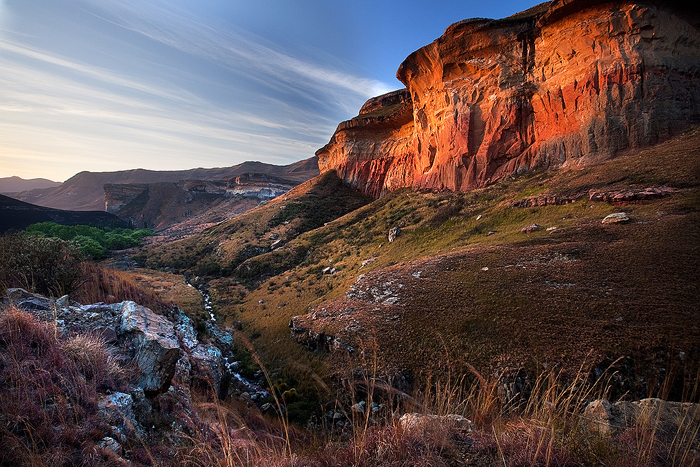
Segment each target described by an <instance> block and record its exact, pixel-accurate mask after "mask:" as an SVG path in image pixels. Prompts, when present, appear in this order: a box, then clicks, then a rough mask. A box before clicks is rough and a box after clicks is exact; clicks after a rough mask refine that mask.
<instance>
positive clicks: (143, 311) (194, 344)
mask: <svg viewBox="0 0 700 467" xmlns="http://www.w3.org/2000/svg"><path fill="white" fill-rule="evenodd" d="M5 302H8V303H11V304H12V305H13V306H15V307H17V308H18V309H20V310H24V311H27V312H29V313H31V314H33V315H34V316H35V317H37V318H39V319H41V320H48V321H51V322H54V323H56V325H57V327H58V329H59V330H60V331H62V332H64V333H79V334H86V333H92V334H97V335H99V336H101V338H102V340H103V341H104V342H106V343H107V344H111V345H113V346H115V347H116V348H117V349H118V351H119V353H120V354H121V355H122V357H123V358H124V359H125V361H129V362H133V363H134V364H135V366H136V368H137V369H138V378H137V382H136V386H135V387H136V388H138V389H139V390H141V391H142V392H145V393H146V394H147V395H151V396H153V395H157V394H162V393H164V392H167V391H170V390H171V387H172V384H173V381H174V378H175V381H176V382H177V383H178V384H179V385H185V386H188V387H189V385H190V384H191V383H192V381H193V380H201V381H206V382H207V383H209V384H212V385H214V389H215V390H216V391H217V392H218V390H219V387H218V386H217V384H219V383H220V382H221V374H222V368H223V365H224V360H223V359H224V358H225V357H230V356H231V355H232V354H231V352H232V349H233V339H232V338H231V336H230V335H229V334H227V333H226V332H224V331H222V330H220V329H218V328H216V327H215V326H214V325H212V326H211V327H212V329H211V330H210V334H211V336H212V337H214V342H213V343H209V344H204V343H200V341H199V340H198V338H197V332H196V331H195V329H194V327H193V326H194V324H193V322H192V320H191V319H190V318H188V317H187V316H186V315H185V314H184V313H183V312H182V311H181V310H179V309H175V310H174V311H173V312H172V313H171V316H163V315H159V314H156V313H155V312H153V311H152V310H151V309H149V308H146V307H144V306H141V305H138V304H137V303H135V302H132V301H125V302H119V303H114V304H111V305H107V304H104V303H96V304H90V305H82V304H80V303H77V302H74V301H71V300H70V299H69V298H68V297H67V296H65V297H62V298H60V299H51V298H47V297H44V296H41V295H38V294H32V293H28V292H27V291H26V290H24V289H9V290H8V291H7V296H6V297H5ZM212 355H213V356H215V357H216V358H212V357H211V356H212ZM192 362H196V363H197V364H196V365H193V364H192ZM183 365H184V366H187V367H188V368H194V369H196V370H199V371H188V378H187V380H186V381H183V380H182V378H181V377H180V378H179V379H178V373H177V369H178V368H180V367H182V366H183ZM212 375H218V377H216V378H212V377H211V376H212Z"/></svg>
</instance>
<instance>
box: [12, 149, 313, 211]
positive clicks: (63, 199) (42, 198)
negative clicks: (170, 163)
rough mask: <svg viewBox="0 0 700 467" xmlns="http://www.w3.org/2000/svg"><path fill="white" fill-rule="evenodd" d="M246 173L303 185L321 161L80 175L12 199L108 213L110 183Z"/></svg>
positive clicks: (173, 180)
mask: <svg viewBox="0 0 700 467" xmlns="http://www.w3.org/2000/svg"><path fill="white" fill-rule="evenodd" d="M246 173H259V174H266V175H273V176H276V177H281V178H284V179H285V180H290V181H293V182H296V183H301V182H303V181H306V180H308V179H309V178H312V177H314V176H316V175H318V173H319V170H318V159H317V158H316V157H312V158H310V159H306V160H303V161H299V162H295V163H294V164H290V165H283V166H279V165H272V164H265V163H262V162H243V163H242V164H238V165H234V166H232V167H223V168H213V169H203V168H197V169H190V170H173V171H154V170H144V169H133V170H123V171H119V172H87V171H85V172H80V173H78V174H76V175H74V176H73V177H71V178H69V179H68V180H66V181H65V182H64V183H62V184H60V185H59V186H55V187H49V188H37V189H28V190H26V191H22V192H19V193H17V192H15V193H13V194H12V197H13V198H15V199H18V200H21V201H25V202H28V203H32V204H36V205H38V206H44V207H49V208H56V209H67V210H75V211H104V210H105V201H106V200H105V191H104V186H105V185H107V184H119V185H130V184H149V183H166V182H170V183H177V182H180V181H183V180H200V181H210V180H230V179H232V178H236V177H237V176H240V175H243V174H246Z"/></svg>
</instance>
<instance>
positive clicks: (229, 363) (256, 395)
mask: <svg viewBox="0 0 700 467" xmlns="http://www.w3.org/2000/svg"><path fill="white" fill-rule="evenodd" d="M185 282H186V283H187V285H189V286H190V287H192V288H193V289H195V290H197V291H198V292H199V293H200V294H202V298H203V299H204V311H206V312H207V313H208V314H209V318H210V320H209V323H207V324H208V325H207V330H208V331H209V332H210V334H214V335H215V334H217V333H221V332H222V331H221V330H220V329H219V326H218V325H217V324H216V317H215V316H214V306H213V305H212V301H211V295H209V291H208V290H207V287H206V285H205V284H203V283H200V284H199V285H198V286H195V285H192V283H191V282H190V277H189V275H185ZM197 282H199V281H197ZM223 360H224V365H225V366H226V369H227V370H228V372H229V374H230V375H231V376H233V377H234V378H235V379H236V380H238V381H239V382H240V383H241V384H243V386H245V387H246V388H248V389H250V392H249V394H250V398H251V399H252V400H253V401H260V400H262V399H264V398H265V397H267V396H268V395H269V393H268V392H267V391H265V390H264V389H262V388H261V387H260V386H259V385H258V384H255V383H254V382H252V381H250V380H248V379H247V378H245V377H244V376H243V375H241V374H240V373H239V372H238V367H239V366H240V364H241V362H240V361H237V360H235V358H234V357H233V356H226V357H224V358H223ZM260 373H262V371H261V372H260Z"/></svg>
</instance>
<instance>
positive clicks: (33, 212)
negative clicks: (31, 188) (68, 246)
mask: <svg viewBox="0 0 700 467" xmlns="http://www.w3.org/2000/svg"><path fill="white" fill-rule="evenodd" d="M37 222H56V223H57V224H62V225H99V226H102V225H109V226H118V227H124V226H125V222H124V221H122V220H121V219H119V218H118V217H117V216H115V215H114V214H110V213H108V212H104V211H65V210H61V209H53V208H46V207H43V206H37V205H34V204H30V203H25V202H24V201H19V200H16V199H14V198H10V197H9V196H5V195H0V233H3V232H7V231H8V230H24V229H25V228H26V227H27V226H29V225H31V224H36V223H37Z"/></svg>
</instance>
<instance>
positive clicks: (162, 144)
mask: <svg viewBox="0 0 700 467" xmlns="http://www.w3.org/2000/svg"><path fill="white" fill-rule="evenodd" d="M537 3H539V2H536V1H524V0H513V1H507V2H499V3H498V4H484V3H483V2H476V1H467V2H457V1H445V2H440V3H439V4H438V5H437V6H436V5H435V4H431V3H429V2H426V1H419V0H413V1H411V2H409V3H408V4H406V3H405V2H402V3H401V4H399V3H398V2H393V1H392V2H382V3H381V4H380V5H376V4H374V3H372V2H370V1H368V0H364V1H360V2H356V3H355V4H353V5H351V6H350V5H345V4H336V3H333V2H321V1H318V0H306V1H303V2H298V3H294V4H289V3H288V2H284V1H282V0H269V1H268V2H264V3H258V4H256V5H249V4H244V3H242V2H221V1H218V0H206V1H204V2H199V3H198V4H197V5H190V4H189V3H188V2H186V1H184V0H170V1H165V0H158V1H155V2H141V1H138V0H109V1H104V0H101V1H98V0H35V1H33V2H31V4H29V2H21V1H19V0H0V65H1V66H2V72H0V178H5V177H11V176H18V177H21V178H23V179H32V178H46V179H48V180H52V181H61V182H62V181H65V180H67V179H68V178H70V177H72V176H73V175H75V174H77V173H79V172H82V171H91V172H114V171H121V170H132V169H136V168H142V169H145V170H188V169H191V168H195V167H202V168H210V167H230V166H233V165H237V164H240V163H243V162H247V161H260V162H264V163H268V164H275V165H288V164H291V163H293V162H297V161H300V160H304V159H308V158H310V157H312V156H313V155H314V153H315V151H316V150H317V149H318V148H320V147H322V146H323V145H325V144H326V143H327V142H328V140H329V139H330V137H331V135H332V134H333V132H334V131H335V128H336V126H337V125H338V123H340V122H341V121H343V120H347V119H349V118H352V117H353V116H355V115H357V112H358V111H359V109H360V107H361V106H362V104H363V103H364V102H365V101H366V100H367V99H369V98H371V97H374V96H377V95H380V94H383V93H385V92H389V91H392V90H396V89H400V88H402V87H403V85H402V83H400V82H399V81H398V80H397V79H396V78H395V73H396V70H397V69H398V67H399V65H400V64H401V62H402V61H403V60H404V59H405V58H406V57H407V56H408V55H409V54H410V53H412V52H413V51H415V50H417V49H419V48H420V47H423V46H425V45H428V44H429V43H431V42H432V41H433V40H435V39H437V38H438V37H440V35H441V34H442V33H443V32H444V30H445V29H446V28H447V27H448V26H449V25H450V24H453V23H455V22H458V21H461V20H463V19H467V18H473V17H490V18H502V17H506V16H509V15H512V14H515V13H517V12H519V11H523V10H525V9H527V8H530V7H532V6H534V5H536V4H537Z"/></svg>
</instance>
